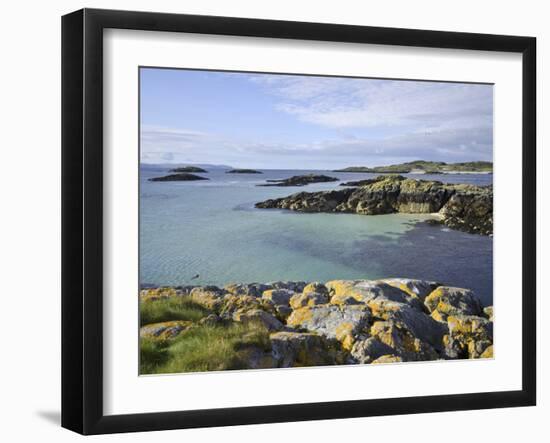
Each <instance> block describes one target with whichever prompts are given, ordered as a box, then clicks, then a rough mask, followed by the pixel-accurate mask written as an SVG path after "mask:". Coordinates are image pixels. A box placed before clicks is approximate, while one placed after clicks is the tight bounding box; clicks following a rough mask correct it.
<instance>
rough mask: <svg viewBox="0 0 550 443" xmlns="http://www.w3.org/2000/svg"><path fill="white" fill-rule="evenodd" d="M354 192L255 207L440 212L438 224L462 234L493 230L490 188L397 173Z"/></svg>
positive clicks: (314, 195)
mask: <svg viewBox="0 0 550 443" xmlns="http://www.w3.org/2000/svg"><path fill="white" fill-rule="evenodd" d="M362 182H363V183H364V184H362V185H361V186H358V187H355V188H345V189H341V190H337V191H322V192H301V193H298V194H293V195H290V196H288V197H283V198H278V199H272V200H266V201H263V202H259V203H256V207H257V208H263V209H266V208H279V209H290V210H292V211H301V212H347V213H356V214H363V215H377V214H391V213H395V212H401V213H410V214H416V213H420V214H429V213H436V212H438V213H439V214H440V215H441V217H442V219H441V223H443V224H444V225H446V226H448V227H450V228H452V229H457V230H461V231H465V232H470V233H475V234H483V235H490V234H492V232H493V188H492V186H486V187H482V186H473V185H464V184H444V183H442V182H439V181H430V180H414V179H410V178H405V177H403V176H401V175H386V176H379V177H377V178H375V179H371V180H365V181H362Z"/></svg>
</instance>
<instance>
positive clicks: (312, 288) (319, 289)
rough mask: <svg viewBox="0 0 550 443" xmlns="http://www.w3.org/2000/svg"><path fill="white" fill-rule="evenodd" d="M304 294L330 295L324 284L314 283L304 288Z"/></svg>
mask: <svg viewBox="0 0 550 443" xmlns="http://www.w3.org/2000/svg"><path fill="white" fill-rule="evenodd" d="M302 292H303V294H304V295H306V294H309V293H316V294H325V295H326V294H328V289H327V287H326V286H325V285H324V284H322V283H319V282H313V283H309V284H307V285H306V286H305V287H304V289H303V291H302Z"/></svg>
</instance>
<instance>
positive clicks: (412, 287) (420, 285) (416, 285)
mask: <svg viewBox="0 0 550 443" xmlns="http://www.w3.org/2000/svg"><path fill="white" fill-rule="evenodd" d="M381 281H383V282H384V283H387V284H388V285H390V286H394V287H396V288H399V289H401V290H402V291H403V292H406V293H407V294H409V295H410V296H411V297H416V298H419V299H420V301H422V302H424V299H425V298H426V296H427V295H429V294H430V293H431V292H432V291H433V290H434V289H435V288H437V287H438V286H441V284H440V283H437V282H434V281H429V280H415V279H412V278H385V279H383V280H381Z"/></svg>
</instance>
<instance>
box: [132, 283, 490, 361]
mask: <svg viewBox="0 0 550 443" xmlns="http://www.w3.org/2000/svg"><path fill="white" fill-rule="evenodd" d="M173 298H177V299H178V300H181V301H185V300H189V302H190V303H195V304H197V305H199V306H200V307H201V309H202V310H205V312H204V316H203V317H202V318H200V319H199V320H194V321H190V320H176V321H165V322H157V323H153V324H146V325H144V326H142V327H141V329H140V337H141V338H143V339H147V340H153V341H154V342H157V340H161V341H163V342H167V343H176V344H177V343H178V342H179V340H185V339H186V338H187V337H188V336H189V334H191V336H192V335H193V333H194V332H193V331H200V328H214V329H215V330H219V328H232V327H234V325H237V326H235V327H239V328H244V329H243V330H244V331H245V332H243V334H245V335H243V340H242V344H241V345H239V346H240V347H239V355H240V357H239V364H238V366H236V368H243V367H245V368H257V369H258V368H270V367H285V368H286V367H295V366H319V365H336V364H377V363H394V362H408V361H428V360H447V359H463V358H492V357H493V309H492V307H491V306H488V307H485V308H483V307H482V306H481V304H480V302H479V300H478V299H477V297H476V295H475V294H474V293H473V292H472V291H469V290H467V289H463V288H456V287H450V286H445V285H443V284H441V283H438V282H433V281H425V280H416V279H407V278H388V279H381V280H331V281H328V282H325V283H321V282H311V283H306V282H272V283H265V284H262V283H251V284H229V285H226V286H225V287H224V288H219V287H217V286H197V287H193V288H190V287H178V288H169V287H163V288H149V289H143V290H142V291H141V293H140V301H141V305H142V306H154V305H152V304H155V303H159V304H162V303H164V301H166V300H170V299H173ZM183 305H185V306H187V309H189V305H188V304H186V303H183ZM174 306H177V304H174ZM170 309H171V310H170V311H169V315H171V316H176V318H177V315H178V313H177V310H175V309H177V308H176V307H171V308H170ZM172 318H174V317H172ZM180 318H181V317H180ZM228 330H229V329H228ZM258 330H259V331H265V341H264V342H262V343H257V342H254V341H250V340H251V339H248V338H247V335H246V334H253V333H254V331H258ZM186 331H190V332H189V333H187V332H186ZM246 331H251V332H248V333H247V332H246ZM184 332H185V334H183V333H184ZM174 349H178V348H174ZM182 349H183V348H182ZM144 355H147V354H144ZM144 358H146V357H144ZM243 359H244V363H243Z"/></svg>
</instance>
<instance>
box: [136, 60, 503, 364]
mask: <svg viewBox="0 0 550 443" xmlns="http://www.w3.org/2000/svg"><path fill="white" fill-rule="evenodd" d="M139 76H140V79H139V88H140V90H139V94H140V96H139V97H140V110H139V123H140V146H139V155H140V164H139V168H140V183H139V187H140V194H139V208H140V210H139V226H140V232H139V250H140V254H139V259H140V263H139V267H140V268H139V275H140V277H139V278H140V293H139V299H140V303H139V305H140V315H139V345H140V374H142V375H145V374H168V373H186V372H198V371H223V370H245V369H268V368H293V367H306V366H326V365H358V364H380V363H388V364H389V363H393V364H397V363H404V362H422V361H433V360H441V361H442V364H444V362H443V361H445V360H455V359H477V358H492V357H493V308H492V306H493V238H492V233H493V186H492V183H493V175H492V173H493V163H492V161H493V85H492V84H478V83H458V82H435V81H422V80H395V79H371V78H349V77H331V76H314V75H290V74H267V73H246V72H224V71H206V70H187V69H171V68H155V67H142V68H140V71H139Z"/></svg>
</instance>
